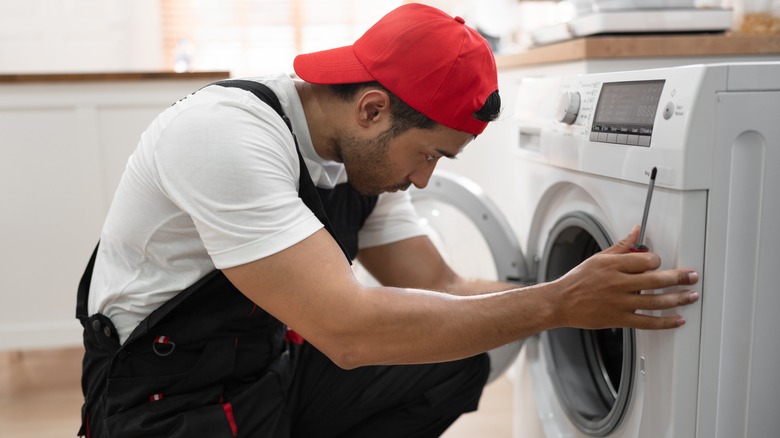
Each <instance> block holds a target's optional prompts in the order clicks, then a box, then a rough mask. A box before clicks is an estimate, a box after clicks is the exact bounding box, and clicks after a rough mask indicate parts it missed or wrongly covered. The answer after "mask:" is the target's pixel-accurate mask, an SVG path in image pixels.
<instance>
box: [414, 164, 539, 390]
mask: <svg viewBox="0 0 780 438" xmlns="http://www.w3.org/2000/svg"><path fill="white" fill-rule="evenodd" d="M410 193H411V196H412V202H413V203H414V206H415V209H416V210H417V213H418V215H419V216H420V220H421V221H422V223H423V224H424V226H425V227H426V228H427V229H428V235H429V236H430V238H431V240H432V241H433V243H434V244H435V245H436V247H437V248H438V249H439V252H441V254H442V256H443V257H444V260H445V261H446V262H447V263H448V264H449V265H450V266H451V267H452V268H453V269H454V270H455V271H456V272H458V274H460V275H462V276H464V277H470V278H485V279H491V280H500V281H505V282H513V283H526V282H529V281H530V277H529V270H528V268H527V265H526V260H525V257H524V256H523V254H522V252H521V250H520V246H519V244H518V240H517V237H516V236H515V234H514V231H513V230H512V227H511V226H510V225H509V222H508V221H507V220H506V218H505V217H504V215H503V214H502V213H501V211H500V210H499V209H498V207H496V205H495V204H494V203H493V202H492V201H491V200H490V199H489V198H488V197H487V195H486V194H485V192H484V191H483V190H482V188H481V187H479V185H477V184H476V183H474V182H473V181H471V180H469V179H468V178H465V177H463V176H460V175H457V174H453V173H449V172H446V171H441V170H439V171H436V172H435V173H434V174H433V176H432V177H431V179H430V181H429V183H428V186H427V187H426V188H425V189H422V190H420V189H412V190H411V192H410ZM521 347H522V341H517V342H513V343H511V344H508V345H505V346H503V347H500V348H497V349H495V350H492V351H490V352H489V355H490V366H491V371H490V376H489V377H488V382H491V381H493V380H495V379H496V378H497V377H498V376H500V375H501V374H502V373H503V372H504V371H505V370H506V369H507V368H508V367H509V366H510V365H511V364H512V363H513V362H514V360H515V358H516V357H517V354H518V352H519V351H520V348H521Z"/></svg>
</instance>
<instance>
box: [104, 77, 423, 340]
mask: <svg viewBox="0 0 780 438" xmlns="http://www.w3.org/2000/svg"><path fill="white" fill-rule="evenodd" d="M255 80H258V81H260V82H263V83H264V84H266V85H267V86H269V87H270V88H271V89H272V90H273V91H274V93H276V95H277V97H278V98H279V101H280V102H281V104H282V108H283V109H284V112H285V113H286V114H287V116H288V117H289V118H290V120H291V121H292V125H293V131H294V132H295V135H296V137H297V139H298V145H299V147H300V150H301V154H302V155H303V157H304V160H305V162H306V165H307V167H308V169H309V173H310V174H311V177H312V180H313V181H314V183H315V185H317V186H318V187H323V188H332V187H334V186H335V185H336V184H338V183H341V182H344V181H346V178H347V176H346V172H345V171H344V166H343V165H342V164H340V163H336V162H332V161H325V160H323V159H322V158H320V157H319V156H318V155H317V154H316V152H315V151H314V147H313V146H312V143H311V137H310V135H309V130H308V127H307V124H306V117H305V114H304V112H303V106H302V105H301V102H300V99H299V97H298V94H297V92H296V90H295V85H294V83H293V79H291V78H290V77H289V76H287V75H278V76H273V77H264V78H258V79H255ZM299 173H300V171H299V163H298V155H297V152H296V151H295V143H294V142H293V138H292V135H291V134H290V131H289V129H288V128H287V126H286V125H285V124H284V122H283V121H282V119H281V117H279V116H278V115H277V114H276V112H275V111H274V110H273V109H272V108H271V107H269V106H268V105H266V104H265V103H263V102H261V101H260V100H259V99H257V98H256V97H255V96H254V95H253V94H252V93H250V92H248V91H245V90H242V89H237V88H227V87H220V86H211V87H206V88H204V89H201V90H199V91H197V92H196V93H194V94H191V95H189V96H187V97H186V98H185V99H183V100H182V101H180V102H178V103H177V104H176V105H173V106H171V107H170V108H168V109H167V110H165V111H164V112H163V113H162V114H160V115H159V116H158V117H157V118H156V119H155V120H154V121H153V122H152V123H151V125H150V126H149V128H148V129H147V130H146V131H145V132H144V133H143V135H142V136H141V140H140V142H139V143H138V147H137V149H136V150H135V152H134V153H133V155H132V156H131V157H130V159H129V161H128V163H127V167H126V169H125V173H124V175H123V176H122V179H121V181H120V183H119V187H118V188H117V191H116V194H115V196H114V200H113V203H112V205H111V208H110V210H109V213H108V216H107V218H106V222H105V224H104V227H103V232H102V233H101V238H100V239H101V240H100V247H99V250H98V256H97V259H96V261H95V269H94V272H93V275H92V286H91V289H90V294H89V313H90V314H94V313H98V312H99V313H102V314H104V315H106V316H108V317H109V318H110V319H111V320H112V322H113V323H114V325H115V326H116V328H117V330H118V332H119V338H120V341H121V342H124V341H125V340H126V339H127V337H128V336H129V335H130V333H131V332H132V331H133V329H134V328H135V327H136V326H137V325H138V323H139V322H141V320H143V319H144V318H146V317H147V316H148V315H149V314H150V313H151V312H152V311H154V310H155V309H157V308H158V307H160V306H161V305H162V304H163V303H164V302H166V301H168V300H170V299H171V298H172V297H174V296H175V295H176V294H177V293H178V292H179V291H181V290H183V289H185V288H187V287H188V286H190V285H191V284H193V283H195V282H196V281H197V280H198V279H200V278H202V277H203V276H205V275H206V274H208V273H209V272H211V271H213V270H214V269H215V268H216V269H224V268H228V267H232V266H237V265H241V264H244V263H248V262H251V261H254V260H258V259H261V258H263V257H267V256H269V255H272V254H275V253H277V252H279V251H282V250H283V249H285V248H288V247H290V246H292V245H294V244H296V243H298V242H300V241H301V240H303V239H305V238H306V237H308V236H310V235H311V234H313V233H314V232H316V231H317V230H319V229H320V228H321V227H322V224H321V223H320V222H319V220H318V219H317V218H316V217H315V216H314V214H313V213H312V212H311V211H310V210H309V209H308V208H307V207H306V206H305V205H304V203H303V201H302V200H301V199H300V198H299V197H298V177H299ZM422 234H425V232H424V230H423V228H422V227H421V226H420V225H419V224H418V221H417V216H416V213H415V211H414V208H413V207H412V204H411V202H410V197H409V195H408V193H405V192H398V193H387V194H383V195H380V196H379V200H378V201H377V205H376V207H375V209H374V211H373V212H372V213H371V215H370V216H369V217H368V219H367V220H366V223H365V225H364V227H363V229H362V230H361V231H360V233H359V236H358V237H359V246H360V247H361V248H366V247H370V246H377V245H382V244H386V243H391V242H395V241H399V240H403V239H407V238H410V237H414V236H419V235H422Z"/></svg>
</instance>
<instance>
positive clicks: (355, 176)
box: [338, 125, 474, 195]
mask: <svg viewBox="0 0 780 438" xmlns="http://www.w3.org/2000/svg"><path fill="white" fill-rule="evenodd" d="M473 138H474V136H472V135H471V134H468V133H465V132H460V131H456V130H454V129H450V128H447V127H445V126H442V125H438V126H436V127H435V128H433V129H414V128H413V129H409V130H407V131H405V132H404V133H402V134H401V135H398V136H397V137H395V138H391V136H390V131H389V130H387V131H384V132H383V133H382V134H380V135H379V136H377V137H375V138H360V137H358V136H356V135H353V134H345V135H343V136H342V138H341V141H340V143H339V145H338V153H339V155H340V157H341V159H342V161H343V163H344V167H345V168H346V171H347V176H348V178H349V182H350V184H352V186H353V187H354V188H355V190H357V191H358V192H360V193H362V194H364V195H378V194H380V193H384V192H394V191H397V190H406V189H408V188H409V186H410V185H412V184H414V185H415V186H416V187H418V188H424V187H425V186H426V185H428V180H429V179H430V177H431V174H432V173H433V170H434V168H435V167H436V163H437V162H438V161H439V158H441V157H447V158H454V157H455V156H456V155H458V154H459V153H460V152H461V151H462V150H463V148H464V147H465V146H466V144H468V143H469V142H470V141H471V140H473Z"/></svg>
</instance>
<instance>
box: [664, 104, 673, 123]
mask: <svg viewBox="0 0 780 438" xmlns="http://www.w3.org/2000/svg"><path fill="white" fill-rule="evenodd" d="M673 115H674V102H669V103H667V104H666V108H664V119H666V120H669V119H671V118H672V116H673Z"/></svg>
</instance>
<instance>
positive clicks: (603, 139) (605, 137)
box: [599, 132, 607, 143]
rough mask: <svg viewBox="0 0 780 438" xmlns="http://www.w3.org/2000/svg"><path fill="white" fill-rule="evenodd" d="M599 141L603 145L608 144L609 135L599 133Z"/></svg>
mask: <svg viewBox="0 0 780 438" xmlns="http://www.w3.org/2000/svg"><path fill="white" fill-rule="evenodd" d="M599 141H600V142H602V143H606V142H607V133H606V132H599Z"/></svg>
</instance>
